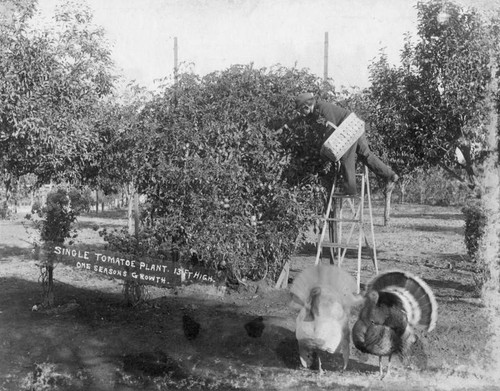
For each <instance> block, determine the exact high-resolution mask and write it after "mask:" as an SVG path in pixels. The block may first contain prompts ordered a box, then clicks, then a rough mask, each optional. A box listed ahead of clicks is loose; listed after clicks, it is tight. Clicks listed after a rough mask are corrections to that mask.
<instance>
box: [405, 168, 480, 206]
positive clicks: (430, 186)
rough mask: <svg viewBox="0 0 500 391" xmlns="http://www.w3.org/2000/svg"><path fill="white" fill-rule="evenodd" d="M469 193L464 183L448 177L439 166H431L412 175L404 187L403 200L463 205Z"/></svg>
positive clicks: (428, 203)
mask: <svg viewBox="0 0 500 391" xmlns="http://www.w3.org/2000/svg"><path fill="white" fill-rule="evenodd" d="M397 188H398V187H396V189H397ZM471 194H472V193H471V190H470V189H469V187H468V186H467V185H466V184H465V183H462V182H460V181H458V180H457V179H454V178H450V176H449V175H448V174H447V173H446V172H445V171H444V170H443V169H441V168H433V169H429V170H426V171H421V170H419V171H417V172H415V173H414V174H413V175H412V179H411V180H410V181H409V183H408V184H407V185H406V188H405V201H406V202H413V203H419V204H427V205H438V206H450V205H464V204H465V203H466V202H467V200H468V199H469V198H470V197H471Z"/></svg>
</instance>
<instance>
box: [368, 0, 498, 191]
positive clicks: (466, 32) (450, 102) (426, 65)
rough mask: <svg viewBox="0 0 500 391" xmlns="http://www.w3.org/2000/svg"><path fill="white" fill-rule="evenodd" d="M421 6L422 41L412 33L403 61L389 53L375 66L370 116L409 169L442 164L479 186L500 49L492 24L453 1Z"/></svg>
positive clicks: (395, 159) (390, 152) (402, 168)
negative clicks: (494, 58)
mask: <svg viewBox="0 0 500 391" xmlns="http://www.w3.org/2000/svg"><path fill="white" fill-rule="evenodd" d="M417 9H418V38H419V40H418V42H417V43H416V44H413V43H412V41H411V37H410V36H407V37H406V42H405V47H404V49H403V51H402V54H401V65H400V66H397V67H396V66H393V67H391V66H389V64H388V62H387V58H386V56H385V55H384V54H382V55H381V56H380V58H379V59H378V60H377V61H376V62H374V63H373V64H372V65H371V69H370V74H371V82H372V85H371V87H370V90H369V93H370V99H371V101H372V103H373V105H372V118H371V120H372V122H373V124H374V126H375V127H376V129H377V131H378V132H379V134H380V135H381V144H383V145H385V148H386V151H387V156H388V157H389V159H390V163H391V164H392V165H394V166H395V167H396V169H397V170H398V171H399V172H401V173H402V174H403V175H410V174H411V173H412V172H413V170H414V169H416V168H419V167H420V168H423V169H426V168H429V167H433V166H437V165H439V166H441V167H443V168H444V169H445V170H446V171H447V172H448V173H450V174H451V175H453V176H455V177H456V178H459V179H460V180H462V181H465V182H467V183H469V185H470V186H471V187H474V186H475V185H476V179H477V173H476V171H475V167H476V165H477V164H479V163H480V162H481V161H482V159H484V154H483V152H482V151H483V149H484V146H485V134H486V125H485V124H486V123H487V113H488V105H486V104H485V100H486V98H487V89H486V87H487V85H488V82H489V80H490V71H489V59H490V55H491V51H492V50H494V51H497V46H496V38H495V36H494V34H493V30H492V27H493V26H492V25H490V24H489V23H488V22H487V21H485V20H483V18H482V17H481V16H480V15H479V14H478V13H477V12H476V11H475V10H474V9H463V8H461V7H459V6H457V5H455V4H453V3H451V2H446V1H445V2H442V1H437V0H433V1H429V2H419V3H418V4H417ZM403 140H404V141H403ZM457 151H460V152H457ZM462 157H463V158H462Z"/></svg>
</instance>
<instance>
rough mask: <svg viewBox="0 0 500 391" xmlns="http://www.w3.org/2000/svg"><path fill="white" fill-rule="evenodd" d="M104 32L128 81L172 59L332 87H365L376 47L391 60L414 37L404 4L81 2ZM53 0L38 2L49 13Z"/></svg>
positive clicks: (201, 71) (411, 7)
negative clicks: (287, 73)
mask: <svg viewBox="0 0 500 391" xmlns="http://www.w3.org/2000/svg"><path fill="white" fill-rule="evenodd" d="M85 1H86V2H87V4H88V5H89V6H90V7H91V9H93V10H94V15H95V23H96V24H99V25H101V26H103V27H104V29H105V30H106V32H107V36H108V38H109V40H110V42H111V44H112V50H113V59H114V60H115V63H116V64H117V67H118V69H119V70H120V71H121V73H122V74H123V75H124V76H125V77H126V78H127V79H128V80H135V81H136V82H138V83H139V84H141V85H145V86H152V85H153V83H154V80H155V79H159V78H163V77H168V76H171V75H172V73H173V68H174V37H177V43H178V61H179V64H180V65H181V67H183V66H184V67H187V66H188V67H189V69H191V70H192V71H193V72H194V73H196V74H198V75H200V76H203V75H205V74H207V73H210V72H213V71H218V70H224V69H227V68H228V67H229V66H231V65H233V64H249V63H254V66H255V67H257V68H261V67H270V66H272V65H275V64H281V65H284V66H287V67H293V66H296V67H298V68H308V69H309V70H310V71H311V72H313V73H315V74H317V75H318V76H323V73H324V42H325V32H328V41H329V45H328V76H329V77H331V78H333V80H334V84H335V85H336V86H342V85H344V86H358V87H366V86H368V84H369V74H368V66H369V64H370V62H371V61H372V60H373V59H374V58H376V57H378V56H379V53H380V50H381V49H383V48H384V50H385V52H386V54H387V55H388V59H389V61H390V62H391V63H394V64H396V63H398V62H399V54H400V51H401V49H402V47H403V41H404V34H405V33H407V32H409V33H410V34H412V35H413V36H415V33H416V21H417V11H416V9H415V3H416V1H412V0H85ZM57 3H59V0H39V6H40V8H41V11H42V13H44V14H50V13H51V12H52V11H53V9H54V6H55V4H57Z"/></svg>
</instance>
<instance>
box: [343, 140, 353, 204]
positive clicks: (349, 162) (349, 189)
mask: <svg viewBox="0 0 500 391" xmlns="http://www.w3.org/2000/svg"><path fill="white" fill-rule="evenodd" d="M356 149H357V143H354V145H353V146H352V147H351V148H349V149H348V150H347V152H346V153H345V154H344V156H342V157H341V158H340V163H341V164H340V170H341V172H342V176H343V177H344V193H345V194H348V195H353V194H356V192H357V191H356Z"/></svg>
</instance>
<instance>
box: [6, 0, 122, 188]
mask: <svg viewBox="0 0 500 391" xmlns="http://www.w3.org/2000/svg"><path fill="white" fill-rule="evenodd" d="M29 10H31V9H29ZM29 16H30V14H29V12H24V13H23V14H22V15H21V17H19V18H18V19H15V20H14V23H10V24H4V25H2V31H1V34H0V141H1V143H0V156H1V158H0V169H1V170H2V172H3V173H4V181H5V183H6V187H7V190H8V189H9V188H10V183H11V182H12V181H13V180H15V178H17V177H19V176H21V175H24V174H28V173H32V174H35V175H36V176H37V178H38V181H39V183H44V182H46V181H49V180H51V179H62V178H64V179H68V180H76V179H78V178H79V177H80V176H81V171H82V167H84V166H85V164H86V162H88V161H90V160H92V159H93V150H94V148H95V146H96V144H97V143H98V142H99V141H98V139H97V138H96V137H95V133H94V131H93V126H92V121H93V113H94V110H95V108H96V106H97V104H98V102H99V101H100V99H101V98H102V97H103V96H105V95H106V94H108V93H109V92H110V91H111V89H112V83H113V80H114V78H113V76H112V73H111V69H112V68H111V67H112V62H111V60H110V52H109V49H108V47H107V44H106V42H105V40H104V31H103V29H102V28H99V27H96V26H94V25H93V24H92V14H91V12H90V11H89V9H88V8H86V7H83V6H79V5H76V4H74V3H70V2H68V3H65V4H63V5H62V6H60V7H59V8H58V10H57V12H56V15H55V16H54V20H53V24H52V25H51V26H50V27H45V28H33V27H31V26H30V19H29Z"/></svg>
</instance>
